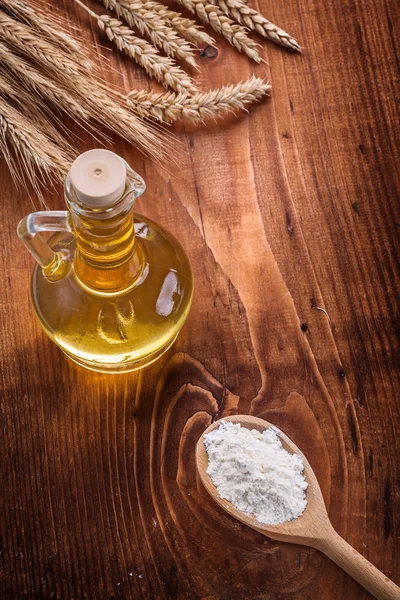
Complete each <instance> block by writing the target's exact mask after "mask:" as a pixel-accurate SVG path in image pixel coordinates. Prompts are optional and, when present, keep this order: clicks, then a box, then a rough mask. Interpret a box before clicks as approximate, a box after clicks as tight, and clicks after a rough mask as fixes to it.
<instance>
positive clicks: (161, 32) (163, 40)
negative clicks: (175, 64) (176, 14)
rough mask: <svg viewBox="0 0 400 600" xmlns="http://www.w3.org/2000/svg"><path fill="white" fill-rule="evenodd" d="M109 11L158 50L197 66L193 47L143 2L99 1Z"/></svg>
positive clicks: (122, 0)
mask: <svg viewBox="0 0 400 600" xmlns="http://www.w3.org/2000/svg"><path fill="white" fill-rule="evenodd" d="M99 1H100V2H102V3H103V4H104V6H105V7H106V8H108V9H109V10H113V11H114V12H115V14H116V15H117V16H118V17H120V18H122V19H124V21H126V23H127V24H128V25H129V26H130V27H131V28H132V29H134V28H136V29H138V30H139V31H140V33H141V34H142V35H145V36H146V37H148V38H149V39H150V40H151V42H152V44H154V46H155V47H156V48H161V49H162V50H163V52H165V54H166V55H167V56H172V57H174V58H180V59H182V60H185V61H186V62H187V63H189V64H190V65H192V66H193V67H195V66H196V61H195V60H194V54H193V49H192V47H191V45H190V44H189V43H188V42H187V41H186V40H184V39H183V38H181V37H180V36H179V35H178V34H177V32H176V31H175V29H174V28H173V27H172V26H171V25H170V24H169V23H168V22H165V21H164V20H163V19H161V18H160V17H159V15H158V14H157V13H156V12H155V11H154V10H151V9H150V8H149V7H145V6H144V4H142V2H140V0H139V1H135V2H132V1H129V2H125V1H124V0H99Z"/></svg>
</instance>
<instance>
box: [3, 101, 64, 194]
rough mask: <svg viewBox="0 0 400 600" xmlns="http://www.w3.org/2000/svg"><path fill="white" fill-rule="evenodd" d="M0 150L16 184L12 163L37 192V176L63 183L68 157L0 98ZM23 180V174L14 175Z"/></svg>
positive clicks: (15, 173)
mask: <svg viewBox="0 0 400 600" xmlns="http://www.w3.org/2000/svg"><path fill="white" fill-rule="evenodd" d="M0 150H1V153H2V155H3V157H4V159H5V160H6V162H7V164H8V167H9V169H10V171H11V173H12V175H13V177H14V179H15V180H16V181H17V182H18V178H17V172H16V169H15V161H17V162H20V163H22V165H23V167H24V171H25V173H26V175H27V176H28V179H29V180H30V181H31V183H32V185H33V186H34V187H35V189H36V190H37V191H38V185H37V183H38V175H40V176H41V179H42V180H43V179H46V178H47V179H51V178H52V177H53V175H55V176H56V178H57V179H59V180H61V181H62V180H63V179H64V178H65V175H66V174H67V172H68V168H69V165H70V162H71V157H70V156H69V155H68V153H66V152H65V151H64V150H62V149H61V148H60V147H59V146H57V145H56V144H54V143H53V142H51V140H49V139H48V138H47V137H46V136H45V135H43V134H42V133H41V132H40V131H39V130H38V129H37V128H36V127H35V126H34V125H33V124H32V123H31V122H30V121H29V120H28V119H27V118H26V117H25V116H24V115H22V114H21V113H20V112H18V111H17V110H16V109H15V108H12V107H11V106H10V105H9V104H8V103H7V102H6V101H4V100H3V99H1V98H0ZM18 174H19V176H20V177H21V176H22V177H24V175H23V171H22V172H21V170H19V171H18Z"/></svg>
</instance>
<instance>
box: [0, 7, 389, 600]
mask: <svg viewBox="0 0 400 600" xmlns="http://www.w3.org/2000/svg"><path fill="white" fill-rule="evenodd" d="M54 4H56V3H54ZM59 4H60V5H62V4H63V5H64V7H66V9H67V10H68V11H69V12H70V14H71V15H72V17H73V18H74V19H75V23H76V25H77V27H78V29H79V28H80V27H82V32H83V35H84V36H86V37H88V38H89V37H90V28H89V27H88V23H87V18H86V16H85V15H84V14H83V13H82V12H81V11H77V10H75V9H74V8H73V7H72V6H71V2H70V1H69V0H64V2H61V0H60V2H59ZM260 8H261V9H262V10H263V12H264V13H265V14H266V16H268V17H269V18H270V19H271V20H272V21H274V22H276V23H278V24H280V25H282V26H283V27H284V28H285V29H287V30H288V31H290V32H291V33H292V34H293V35H295V36H296V37H297V38H298V39H299V41H300V43H301V44H302V45H303V47H305V52H304V55H303V56H293V55H290V54H288V53H286V52H284V51H282V50H281V49H279V48H277V47H275V46H273V45H272V44H268V43H266V44H264V46H263V49H262V54H263V56H264V58H265V59H266V60H267V61H268V63H269V66H268V67H266V66H264V67H255V66H254V65H253V64H251V63H250V62H249V61H248V60H247V59H245V58H243V57H240V56H239V55H238V54H236V53H235V52H234V51H233V49H231V48H230V47H229V45H228V44H225V43H224V42H222V41H220V42H219V54H218V57H217V58H215V59H210V58H209V57H207V56H204V57H201V58H200V59H199V62H200V63H201V66H202V68H201V72H200V74H199V75H198V76H197V79H198V82H199V84H200V85H201V86H202V87H203V88H204V89H206V88H208V87H212V86H217V85H220V84H222V83H227V82H230V81H238V80H239V79H242V78H245V77H246V76H248V75H249V74H250V73H251V72H253V71H256V72H258V73H260V74H263V73H265V72H266V71H267V73H268V75H269V77H270V79H271V83H272V85H273V94H272V96H271V98H270V99H269V100H268V101H266V102H265V103H263V104H262V105H261V106H259V107H257V108H255V110H254V111H253V112H251V114H250V115H249V116H240V118H239V119H231V120H230V122H229V125H228V124H225V125H218V126H211V127H209V128H208V129H206V130H203V131H199V132H192V133H188V132H185V131H182V132H181V134H180V136H179V138H180V142H181V144H182V152H181V157H180V167H179V169H176V168H175V169H170V171H171V173H169V172H168V171H167V170H163V169H161V168H160V167H158V166H157V165H154V164H153V163H152V162H151V161H150V160H147V159H143V157H141V156H140V155H139V154H138V153H137V152H135V151H134V150H133V149H132V148H130V147H129V146H128V145H127V144H125V143H124V142H122V141H121V140H116V143H115V146H114V148H115V150H116V151H117V152H118V153H120V154H121V155H122V156H124V157H125V158H126V159H127V160H128V161H129V162H130V163H131V165H132V166H133V167H134V168H135V169H136V170H137V171H138V172H139V173H140V174H141V175H143V176H144V177H145V179H146V181H147V185H148V190H147V193H146V195H145V196H144V197H142V198H141V199H140V202H139V203H138V208H139V209H140V210H141V211H142V212H144V213H145V214H147V215H149V216H151V217H153V218H155V219H156V220H159V221H160V222H161V223H162V224H164V225H165V227H167V228H168V229H170V230H171V231H172V232H174V233H175V234H176V236H177V237H178V238H179V240H180V241H181V242H182V244H183V246H184V247H185V248H186V250H187V252H188V254H189V256H190V259H191V261H192V264H193V268H194V275H195V279H196V291H195V300H194V305H193V309H192V312H191V314H190V317H189V320H188V322H187V324H186V325H185V327H184V330H183V331H182V334H181V335H180V337H179V338H178V341H177V342H176V344H175V346H174V348H173V349H172V350H171V351H170V352H169V353H168V355H167V356H165V358H164V359H163V360H162V361H161V362H159V363H157V364H155V365H153V366H152V367H150V368H149V369H147V370H146V371H144V372H141V373H140V374H131V375H124V376H122V375H120V376H106V375H97V374H93V373H90V372H87V371H84V370H81V369H78V367H75V366H74V365H73V364H71V363H70V362H69V361H68V360H67V359H66V358H64V356H63V355H62V353H61V352H60V351H59V350H58V349H57V347H56V346H54V345H53V344H52V343H51V342H50V340H48V339H47V338H46V337H45V335H44V334H43V333H42V332H41V330H40V328H39V325H38V324H37V323H36V321H35V320H34V317H33V313H32V309H31V306H30V300H29V277H30V272H31V269H32V266H33V265H32V260H31V258H30V257H29V255H28V254H27V253H26V252H25V251H24V250H23V248H22V246H21V245H20V243H19V241H18V240H17V237H16V234H15V228H16V225H17V222H18V221H19V219H20V218H21V217H22V216H23V215H25V214H26V213H28V212H31V210H32V203H31V200H30V199H29V198H28V196H27V195H26V194H25V193H24V192H18V191H16V189H15V188H14V187H13V185H12V181H11V178H10V177H9V175H8V173H7V171H6V168H5V166H4V164H2V165H1V188H2V189H1V192H2V200H1V206H0V211H1V223H2V236H1V244H2V260H3V264H2V289H1V294H0V306H1V311H0V332H1V335H0V353H1V361H2V370H1V385H2V391H1V398H0V403H1V404H0V423H1V451H0V461H1V471H0V473H1V491H0V536H1V537H0V541H1V545H0V598H2V599H3V598H4V599H7V600H8V599H11V598H12V599H14V598H15V599H18V600H20V599H21V600H25V599H28V598H29V599H30V598H32V599H42V598H43V599H44V598H56V599H67V600H78V599H81V598H94V599H96V600H97V599H98V600H111V599H112V598H116V599H131V598H132V599H135V600H136V599H145V600H147V599H152V598H155V599H157V600H158V599H160V600H161V599H179V600H199V599H203V600H244V599H246V600H250V599H251V600H261V599H262V600H266V599H281V598H282V599H283V598H285V599H286V598H296V599H301V600H303V599H304V600H305V599H309V598H323V599H324V600H333V599H338V598H341V599H349V598H351V599H352V598H355V599H360V598H367V597H369V596H368V594H367V593H366V592H364V591H363V590H362V589H361V588H360V587H359V586H358V584H356V583H355V582H353V581H352V580H351V579H350V578H349V577H348V576H347V575H345V574H344V573H343V572H342V571H341V570H340V569H339V568H338V567H336V566H335V565H334V564H333V563H331V562H330V561H329V560H328V559H327V558H325V557H323V556H322V555H321V554H319V553H318V552H317V551H315V550H311V549H308V548H305V547H300V546H294V545H290V544H284V543H279V542H275V541H269V540H267V539H265V538H263V536H262V535H261V534H258V533H257V532H255V531H252V530H250V529H248V528H246V526H244V525H242V524H240V523H238V522H235V521H234V520H233V519H232V518H231V517H229V516H228V515H226V514H224V513H223V512H222V511H221V510H220V509H219V507H218V506H217V505H216V504H215V503H213V502H212V500H211V499H210V498H209V497H208V494H206V492H205V491H204V489H202V487H201V485H200V482H199V481H198V478H197V477H196V473H195V464H194V449H195V444H196V441H197V439H198V437H199V435H200V434H201V432H202V431H204V429H205V427H206V426H207V425H209V424H210V422H211V421H212V420H213V419H215V418H219V417H222V416H224V415H229V414H232V413H233V414H234V413H236V412H246V413H247V412H249V413H251V414H253V415H257V416H261V417H264V418H266V419H267V420H268V421H271V422H273V423H275V424H276V425H277V426H279V427H281V428H282V429H283V430H284V431H285V432H286V433H287V434H288V435H289V436H290V437H291V438H292V439H293V441H294V442H295V443H296V444H297V445H298V446H299V447H300V448H301V449H302V451H303V452H304V453H305V454H306V456H307V457H308V459H309V461H310V463H311V465H312V467H313V468H314V470H315V472H316V475H317V477H318V479H319V481H320V484H321V487H322V491H323V494H324V497H325V500H326V503H327V505H328V508H329V515H330V518H331V520H332V522H333V525H334V526H335V528H336V529H337V531H338V532H339V533H340V535H342V536H343V537H344V538H345V539H346V540H347V541H348V542H349V543H350V544H351V545H353V546H354V547H355V548H356V549H357V550H359V551H360V552H361V553H362V554H363V555H365V556H366V557H367V558H368V559H369V560H370V561H371V562H372V563H374V564H375V565H376V566H377V567H378V568H379V569H381V570H382V571H383V572H384V573H385V574H386V575H388V576H389V577H390V578H391V579H393V580H394V582H395V583H397V584H400V552H399V550H398V546H399V537H400V526H399V509H400V495H399V490H400V461H399V457H400V449H399V438H400V416H399V389H400V385H399V383H400V382H399V304H398V301H399V255H400V253H399V251H400V244H399V232H400V208H399V204H398V191H399V177H398V172H399V162H398V158H399V157H398V140H399V127H398V114H397V113H396V103H395V99H396V93H397V89H396V74H397V70H396V50H397V47H396V44H398V39H399V38H398V36H397V38H396V35H395V31H396V19H397V25H398V14H396V13H397V11H398V5H397V3H396V0H352V1H350V0H342V1H340V0H332V1H328V2H326V1H322V0H302V1H301V2H296V1H295V0H286V1H285V2H272V1H271V0H262V2H261V3H260ZM78 14H79V17H78ZM98 39H99V38H98ZM102 43H104V45H106V42H104V40H102ZM101 52H103V54H104V55H105V56H108V57H110V59H109V60H110V61H111V62H110V63H106V62H105V61H103V64H104V73H105V75H107V77H108V78H109V79H110V81H114V82H115V83H117V82H119V83H120V85H125V87H126V89H130V88H131V87H134V86H137V85H141V86H143V87H150V84H149V83H148V81H147V79H146V77H145V75H142V74H141V73H140V72H139V71H138V70H137V69H136V67H135V66H134V65H132V64H130V63H128V62H126V61H124V60H122V59H120V58H118V57H117V56H116V55H115V54H111V53H110V52H109V51H108V50H106V49H104V50H101ZM109 65H110V66H111V65H113V66H114V67H115V68H116V69H117V68H119V69H120V72H121V73H122V74H123V79H122V76H121V75H120V74H118V72H117V71H113V70H111V69H110V68H109ZM396 146H397V148H396ZM46 199H47V202H48V205H49V206H50V207H51V208H53V209H56V208H62V206H63V200H62V196H61V194H58V195H57V194H51V193H49V194H47V197H46ZM36 207H38V203H37V202H36ZM321 309H324V310H326V313H327V314H326V313H324V312H323V311H322V310H321ZM327 315H329V318H328V316H327Z"/></svg>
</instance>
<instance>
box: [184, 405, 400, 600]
mask: <svg viewBox="0 0 400 600" xmlns="http://www.w3.org/2000/svg"><path fill="white" fill-rule="evenodd" d="M223 421H229V422H231V423H239V424H240V425H241V426H242V427H246V428H247V429H257V431H264V430H265V429H269V428H270V427H272V428H273V429H274V431H275V432H277V434H278V437H279V439H280V441H281V442H282V446H283V447H284V448H285V450H287V451H288V452H290V453H291V454H298V455H299V456H300V457H301V458H302V460H303V464H304V475H305V479H306V481H307V483H308V487H307V490H306V499H307V505H306V508H305V510H304V512H303V514H302V515H301V516H300V517H298V518H297V519H294V520H293V521H288V522H286V523H280V524H279V525H267V524H264V523H260V522H259V521H257V519H256V518H255V517H254V516H253V515H248V514H246V513H244V512H243V511H241V510H239V509H237V508H236V507H235V506H233V504H232V503H231V502H229V501H228V500H225V499H223V498H221V497H220V496H219V495H218V491H217V489H216V487H215V485H214V483H213V481H212V479H211V477H210V476H209V475H208V473H207V468H208V455H207V450H206V447H205V445H204V436H205V435H206V434H208V433H210V431H213V430H214V429H216V428H217V427H219V426H220V424H221V422H222V421H215V422H214V423H212V425H210V426H209V427H208V428H207V429H206V430H205V432H204V433H203V435H202V436H201V437H200V439H199V441H198V442H197V446H196V466H197V471H198V473H199V476H200V479H201V481H202V483H203V485H204V487H205V488H206V490H207V492H208V493H209V494H210V496H212V498H213V499H214V500H215V501H216V502H217V503H218V504H219V505H220V506H221V507H222V508H223V509H224V510H225V511H226V512H227V513H229V514H230V515H231V516H232V517H235V518H236V519H238V520H239V521H241V522H242V523H244V524H245V525H248V526H249V527H252V528H253V529H255V530H256V531H259V532H260V533H262V534H263V535H266V536H267V537H270V538H272V539H274V540H278V541H280V542H292V543H294V544H302V545H305V546H311V547H313V548H317V549H318V550H320V551H321V552H323V553H324V554H326V555H327V556H329V558H331V559H332V560H333V561H334V562H336V564H338V565H339V566H340V567H342V569H344V570H345V571H346V572H347V573H348V574H349V575H351V576H352V577H353V578H354V579H356V580H357V581H358V582H359V583H360V584H361V585H362V586H364V587H365V588H366V589H367V590H368V591H369V592H371V594H373V595H374V596H375V597H376V598H378V599H379V600H400V588H399V587H398V586H397V585H395V584H394V583H393V582H392V581H390V579H389V578H388V577H386V576H385V575H384V574H383V573H382V572H381V571H379V570H378V569H377V568H376V567H374V566H373V565H372V564H371V563H370V562H369V561H368V560H367V559H366V558H364V557H363V556H361V554H359V553H358V552H357V550H355V549H354V548H352V547H351V546H350V545H349V544H348V543H347V542H346V541H345V540H344V539H343V538H341V537H340V536H339V534H338V533H336V531H335V530H334V528H333V526H332V524H331V522H330V520H329V517H328V513H327V510H326V507H325V502H324V499H323V496H322V492H321V488H320V487H319V483H318V480H317V478H316V476H315V474H314V471H313V470H312V468H311V465H310V463H309V462H308V460H307V458H306V457H305V456H304V454H303V453H302V452H301V450H300V449H299V448H298V447H297V446H296V444H294V442H292V440H291V439H290V438H289V437H288V436H287V435H285V434H284V433H283V432H282V431H281V430H280V429H278V428H277V427H275V426H274V425H272V424H271V423H268V422H267V421H264V420H263V419H259V418H258V417H252V416H249V415H234V416H231V417H226V418H224V419H223Z"/></svg>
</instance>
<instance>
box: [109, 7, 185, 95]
mask: <svg viewBox="0 0 400 600" xmlns="http://www.w3.org/2000/svg"><path fill="white" fill-rule="evenodd" d="M98 25H99V27H100V28H101V29H104V31H105V32H106V34H107V36H108V38H109V39H110V40H111V41H112V42H114V44H115V45H116V46H117V48H118V49H119V50H121V51H123V52H125V53H126V54H127V55H128V56H130V57H131V58H133V59H134V60H135V61H136V62H137V63H138V64H139V65H140V66H141V67H143V68H144V69H145V70H146V72H147V73H148V74H149V75H150V77H153V78H154V79H156V80H157V81H159V82H160V83H162V84H163V85H164V86H165V87H171V88H173V89H174V90H176V91H178V92H183V91H187V92H189V93H190V92H194V91H196V88H195V86H194V85H193V82H192V80H191V79H190V77H189V76H188V75H187V74H186V73H185V72H184V71H183V70H182V69H181V68H180V67H178V66H177V65H176V64H175V63H174V61H173V60H172V59H171V58H167V57H165V56H160V55H159V53H158V51H157V49H156V48H154V46H152V45H151V44H149V43H148V42H146V41H145V40H142V39H141V38H138V37H136V36H134V35H133V32H132V30H131V29H129V27H125V26H124V25H123V24H122V23H121V21H118V20H117V19H113V18H111V17H109V16H108V15H102V16H101V17H100V18H99V19H98Z"/></svg>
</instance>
